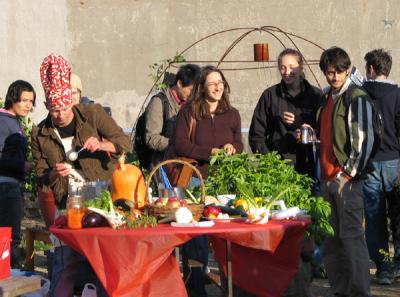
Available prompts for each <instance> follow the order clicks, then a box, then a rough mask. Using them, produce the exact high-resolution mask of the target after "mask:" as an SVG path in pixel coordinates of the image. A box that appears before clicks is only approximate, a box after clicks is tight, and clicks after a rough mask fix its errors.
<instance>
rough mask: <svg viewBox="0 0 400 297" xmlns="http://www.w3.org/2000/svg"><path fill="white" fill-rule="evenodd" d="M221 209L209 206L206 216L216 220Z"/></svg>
mask: <svg viewBox="0 0 400 297" xmlns="http://www.w3.org/2000/svg"><path fill="white" fill-rule="evenodd" d="M220 212H221V209H220V208H219V207H218V206H213V205H209V206H206V207H205V208H204V212H203V214H204V216H205V217H207V218H210V219H215V218H216V217H218V215H219V214H220Z"/></svg>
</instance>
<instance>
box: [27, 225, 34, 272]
mask: <svg viewBox="0 0 400 297" xmlns="http://www.w3.org/2000/svg"><path fill="white" fill-rule="evenodd" d="M25 240H26V248H25V251H26V258H25V261H26V270H28V271H33V270H34V269H35V263H34V259H33V250H34V241H35V234H34V233H33V232H32V231H31V230H29V229H26V231H25Z"/></svg>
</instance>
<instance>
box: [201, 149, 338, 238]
mask: <svg viewBox="0 0 400 297" xmlns="http://www.w3.org/2000/svg"><path fill="white" fill-rule="evenodd" d="M288 162H290V161H288V160H281V158H280V156H279V155H278V154H277V153H276V152H272V153H269V154H254V155H249V154H246V153H242V154H237V155H232V156H228V155H225V154H224V153H223V152H221V153H219V154H217V155H215V156H213V157H212V159H211V161H210V166H209V173H208V179H207V183H206V189H207V193H209V194H211V195H215V196H216V195H218V194H226V193H231V194H236V197H238V198H237V200H241V203H246V204H248V205H249V206H251V205H254V206H257V207H267V208H269V207H271V205H272V203H273V201H275V200H278V199H281V200H284V202H285V204H286V206H287V207H293V206H298V207H299V208H300V209H302V210H306V211H307V212H308V213H309V214H310V215H311V218H312V224H311V226H310V227H309V230H308V232H309V234H308V235H310V234H311V235H313V236H314V237H315V240H316V241H317V242H321V241H322V240H323V237H324V236H326V235H332V234H333V229H332V226H331V225H330V224H329V216H330V212H331V209H330V206H329V203H328V202H326V201H325V200H324V199H323V198H322V197H314V196H312V194H311V190H312V186H313V183H314V181H313V179H311V178H309V177H308V176H306V175H302V174H299V173H297V172H296V171H295V170H294V167H293V166H290V165H289V164H287V163H288ZM243 201H245V202H243Z"/></svg>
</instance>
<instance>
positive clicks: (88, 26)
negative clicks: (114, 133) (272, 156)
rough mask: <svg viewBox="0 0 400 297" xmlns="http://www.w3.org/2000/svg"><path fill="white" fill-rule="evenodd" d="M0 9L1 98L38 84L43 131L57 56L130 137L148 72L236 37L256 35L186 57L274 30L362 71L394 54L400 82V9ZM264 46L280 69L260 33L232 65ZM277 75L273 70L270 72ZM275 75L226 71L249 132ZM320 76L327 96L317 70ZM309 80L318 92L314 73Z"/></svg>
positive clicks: (91, 0)
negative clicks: (335, 51) (47, 64)
mask: <svg viewBox="0 0 400 297" xmlns="http://www.w3.org/2000/svg"><path fill="white" fill-rule="evenodd" d="M0 7H1V9H0V40H1V43H2V46H1V47H0V77H1V79H0V96H1V97H3V98H4V96H5V94H6V91H7V87H8V85H9V84H10V83H11V82H12V81H14V80H16V79H26V80H28V81H30V82H31V83H33V85H34V87H35V89H36V90H37V93H38V102H37V103H38V104H37V107H36V108H35V110H34V112H33V113H32V118H33V119H34V121H35V122H38V121H39V120H40V119H42V118H43V117H44V116H45V115H46V111H45V109H44V106H43V104H42V102H43V100H44V95H43V91H42V88H41V84H40V80H39V67H40V63H41V61H42V60H43V58H44V57H45V56H46V55H47V54H49V53H51V52H54V53H59V54H63V55H65V57H66V58H67V59H68V60H69V61H70V62H71V64H72V68H73V71H74V72H76V73H77V74H78V75H80V76H81V78H82V80H83V84H84V94H85V95H87V96H89V97H91V98H93V99H95V100H96V101H98V102H100V103H103V104H105V105H109V106H111V108H112V111H113V115H114V118H115V119H116V120H117V122H118V123H119V124H120V125H121V126H122V127H125V128H128V129H131V128H132V126H133V124H134V122H135V119H136V116H137V113H138V111H139V109H140V107H141V105H142V104H143V102H144V101H145V99H146V95H147V93H148V91H149V89H150V88H151V86H152V83H153V82H152V79H151V78H150V77H149V74H150V73H151V70H150V68H149V65H151V64H153V63H156V62H159V61H160V60H162V59H167V58H172V57H174V55H175V54H176V53H177V52H181V51H182V50H184V49H185V48H186V47H188V46H189V45H191V44H192V43H194V42H195V41H197V40H199V39H200V38H202V37H205V36H207V35H209V34H212V33H215V32H219V31H221V30H228V29H232V28H247V29H244V30H237V31H231V32H227V33H224V34H219V35H217V36H215V37H213V38H209V39H207V40H205V41H203V42H201V43H198V44H197V45H196V46H194V47H192V48H191V49H189V50H188V51H187V52H185V54H184V57H185V58H186V60H190V61H216V60H219V59H220V58H221V57H222V55H223V54H224V52H225V51H226V50H227V48H228V47H229V46H230V45H231V44H232V42H233V41H234V40H235V39H237V38H238V37H239V36H240V35H241V34H243V33H245V32H246V31H249V30H250V29H251V28H259V27H261V26H265V25H270V26H276V27H279V28H281V29H282V30H284V31H287V32H292V33H294V34H297V35H300V36H302V37H304V38H306V39H309V40H311V41H314V42H316V43H317V44H319V45H320V46H322V47H324V48H327V47H330V46H332V45H338V46H341V47H343V48H345V49H346V50H347V51H348V52H349V54H350V56H351V57H352V60H353V62H354V64H355V65H356V66H357V67H359V68H360V69H361V70H363V69H364V67H363V56H364V54H365V52H366V51H368V50H370V49H373V48H378V47H383V48H386V49H388V50H390V51H391V53H392V55H393V59H394V64H393V71H392V75H391V78H392V79H394V80H395V81H399V79H400V68H399V66H400V39H398V38H396V37H398V36H399V28H400V24H399V20H400V1H397V0H386V1H385V0H355V1H346V0H335V1H330V0H314V1H312V0H298V1H296V0H281V1H275V0H248V1H246V0H241V1H239V0H230V1H227V0H215V1H214V0H208V1H207V0H148V1H144V0H35V1H32V0H0ZM276 35H277V36H278V37H279V38H280V39H281V40H282V41H283V43H284V44H285V46H288V47H291V46H292V44H291V42H290V40H289V39H288V38H287V37H285V36H284V35H283V34H276ZM294 40H295V42H296V44H297V45H298V46H299V48H300V50H302V52H303V54H304V56H305V57H306V58H307V59H310V60H318V59H319V56H320V54H321V50H320V49H319V48H317V47H315V46H311V45H309V44H307V43H306V42H304V41H301V40H299V39H297V38H294ZM260 42H267V43H269V48H270V49H269V53H270V57H271V59H273V60H275V59H276V56H277V55H278V53H279V52H280V51H281V50H282V45H281V44H280V43H279V42H277V41H276V39H275V38H274V37H273V36H272V35H270V34H268V33H265V32H258V31H256V32H253V33H251V34H249V35H248V36H247V37H245V38H244V39H243V40H242V41H241V42H240V43H238V45H237V46H236V47H235V48H234V49H233V50H232V51H231V52H230V53H229V55H228V56H227V57H226V58H225V60H229V61H239V60H240V61H252V60H253V44H254V43H260ZM202 64H206V63H202ZM214 64H215V63H214ZM268 66H271V67H273V68H266V69H265V68H261V67H268ZM274 66H275V63H273V62H270V63H257V62H248V63H238V62H235V63H232V62H230V63H223V64H221V66H220V67H221V68H222V69H225V74H226V76H227V79H228V81H229V83H230V85H231V95H232V103H233V105H234V106H236V107H237V108H238V109H239V110H240V112H241V115H242V126H243V127H248V126H249V122H250V119H251V115H252V112H253V109H254V106H255V104H256V102H257V100H258V98H259V96H260V94H261V92H262V91H263V89H265V88H266V87H267V86H270V85H272V84H274V83H276V82H277V81H278V80H279V77H278V75H277V71H276V69H275V68H274ZM243 68H257V69H254V70H243ZM232 69H242V70H232ZM312 69H313V70H314V71H315V73H316V74H317V77H318V80H319V82H320V83H321V85H322V86H324V85H325V84H326V83H325V80H324V78H323V77H322V76H321V74H320V71H319V69H318V67H317V66H312ZM172 70H174V68H172ZM306 75H307V77H308V78H310V81H311V82H312V83H314V84H315V83H316V82H315V80H314V79H312V76H311V74H310V72H309V71H307V73H306Z"/></svg>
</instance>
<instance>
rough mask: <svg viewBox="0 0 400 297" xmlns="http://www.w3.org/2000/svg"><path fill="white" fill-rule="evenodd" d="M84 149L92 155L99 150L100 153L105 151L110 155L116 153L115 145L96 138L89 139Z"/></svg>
mask: <svg viewBox="0 0 400 297" xmlns="http://www.w3.org/2000/svg"><path fill="white" fill-rule="evenodd" d="M83 147H84V148H85V149H86V150H87V151H88V152H91V153H94V152H95V151H97V150H99V151H105V152H110V153H115V152H116V149H115V145H114V144H113V143H112V142H111V141H109V140H107V139H103V140H102V141H100V140H99V139H97V138H96V137H93V136H92V137H89V138H88V139H87V140H86V141H85V143H84V145H83Z"/></svg>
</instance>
